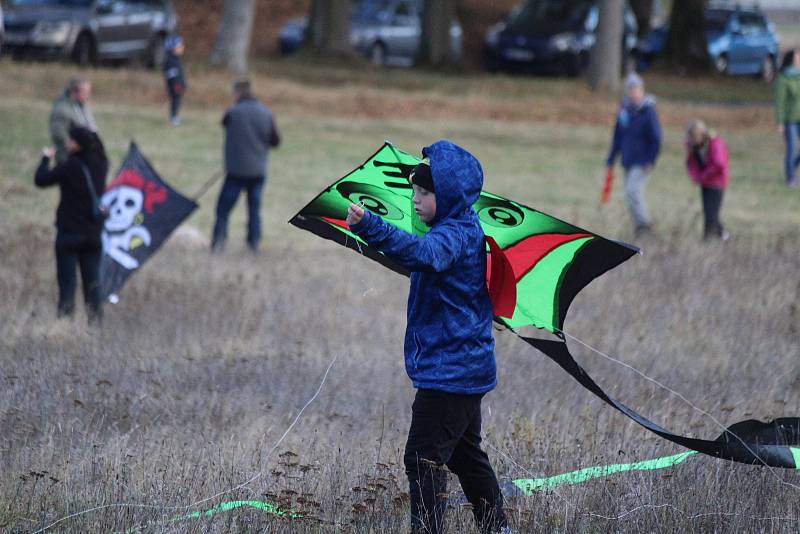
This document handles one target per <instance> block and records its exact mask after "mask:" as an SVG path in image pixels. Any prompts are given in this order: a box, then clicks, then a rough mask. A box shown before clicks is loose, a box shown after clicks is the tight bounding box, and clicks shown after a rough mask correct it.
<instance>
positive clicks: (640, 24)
mask: <svg viewBox="0 0 800 534" xmlns="http://www.w3.org/2000/svg"><path fill="white" fill-rule="evenodd" d="M628 3H629V4H630V6H631V11H633V14H634V16H635V17H636V26H637V32H636V33H637V35H638V36H639V37H642V36H644V35H647V34H648V33H649V32H650V30H652V29H653V28H652V27H651V26H650V22H651V20H652V19H653V0H629V2H628Z"/></svg>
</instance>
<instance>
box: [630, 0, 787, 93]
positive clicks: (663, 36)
mask: <svg viewBox="0 0 800 534" xmlns="http://www.w3.org/2000/svg"><path fill="white" fill-rule="evenodd" d="M705 18H706V22H705V24H706V31H705V34H706V42H707V45H708V56H709V58H711V63H712V65H713V66H714V69H715V70H716V71H717V72H718V73H720V74H730V75H740V74H745V75H746V74H751V75H757V76H760V77H762V78H764V79H765V80H772V78H774V77H775V73H776V70H777V61H778V52H779V49H780V47H779V43H778V36H777V34H776V33H775V28H774V26H773V25H772V23H770V22H769V21H768V20H767V18H766V17H765V16H764V14H763V13H762V12H761V10H760V9H759V8H758V7H740V6H716V5H713V4H712V5H711V7H709V8H708V9H707V10H706V13H705ZM668 33H669V28H668V27H667V26H662V27H660V28H656V29H654V30H653V31H652V32H650V34H648V35H647V36H646V37H645V38H644V39H643V40H642V41H643V43H642V46H641V47H640V58H639V61H638V65H639V67H638V68H639V70H643V69H645V68H647V67H648V66H649V65H650V63H651V62H652V61H653V59H655V57H657V56H658V55H660V54H661V53H662V52H663V51H664V48H665V47H666V43H667V34H668Z"/></svg>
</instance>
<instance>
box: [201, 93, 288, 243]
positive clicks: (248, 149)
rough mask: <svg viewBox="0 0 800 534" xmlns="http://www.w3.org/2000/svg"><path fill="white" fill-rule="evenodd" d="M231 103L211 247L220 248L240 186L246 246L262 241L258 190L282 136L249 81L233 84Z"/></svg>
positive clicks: (223, 119) (259, 191)
mask: <svg viewBox="0 0 800 534" xmlns="http://www.w3.org/2000/svg"><path fill="white" fill-rule="evenodd" d="M232 94H233V99H234V104H233V105H232V106H231V107H229V108H228V109H227V110H226V111H225V115H224V117H223V118H222V126H223V128H225V182H224V183H223V185H222V190H221V191H220V193H219V199H218V200H217V220H216V222H215V223H214V233H213V235H212V238H211V250H212V251H220V250H222V248H223V247H224V246H225V240H226V239H227V236H228V216H229V215H230V212H231V210H232V209H233V206H234V204H236V200H237V199H238V198H239V193H241V191H242V189H245V190H246V191H247V209H248V223H247V246H248V247H250V249H251V250H252V251H254V252H257V251H258V244H259V242H260V241H261V215H260V210H261V192H262V190H263V188H264V183H265V182H266V168H267V153H268V152H269V149H270V147H277V146H278V145H279V144H280V142H281V138H280V135H279V134H278V128H277V127H276V125H275V118H274V117H273V115H272V112H271V111H270V109H269V108H268V107H267V106H265V105H264V104H262V103H261V102H259V101H258V100H256V98H255V97H254V96H253V94H252V89H251V87H250V81H249V80H240V81H237V82H235V83H234V84H233V91H232Z"/></svg>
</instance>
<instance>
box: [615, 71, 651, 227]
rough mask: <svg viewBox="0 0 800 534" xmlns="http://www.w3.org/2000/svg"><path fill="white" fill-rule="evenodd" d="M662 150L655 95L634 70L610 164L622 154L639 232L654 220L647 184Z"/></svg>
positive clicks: (630, 205)
mask: <svg viewBox="0 0 800 534" xmlns="http://www.w3.org/2000/svg"><path fill="white" fill-rule="evenodd" d="M660 150H661V126H660V124H659V122H658V114H657V113H656V106H655V99H654V98H653V97H651V96H649V95H645V92H644V82H643V81H642V79H641V78H640V77H639V76H638V75H636V74H631V75H629V76H628V78H627V79H626V80H625V97H624V98H623V101H622V106H620V110H619V113H618V114H617V122H616V124H615V126H614V137H613V140H612V143H611V151H610V152H609V154H608V158H607V159H606V166H607V167H608V169H611V168H612V167H613V166H614V162H615V161H616V159H617V156H620V155H621V156H622V167H623V168H624V169H625V200H626V202H627V204H628V210H629V211H630V214H631V218H632V219H633V225H634V230H635V232H636V235H641V234H644V233H648V232H649V231H650V230H651V225H652V220H651V218H650V212H649V210H648V209H647V203H646V202H645V198H644V188H645V185H646V184H647V180H648V179H649V178H650V174H651V172H652V171H653V167H654V166H655V164H656V159H657V158H658V153H659V151H660Z"/></svg>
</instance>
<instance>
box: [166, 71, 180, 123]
mask: <svg viewBox="0 0 800 534" xmlns="http://www.w3.org/2000/svg"><path fill="white" fill-rule="evenodd" d="M176 85H178V84H177V82H172V81H171V80H167V93H168V94H169V118H170V119H174V118H175V117H177V116H178V114H180V111H181V99H182V98H183V90H182V89H179V88H178V87H176Z"/></svg>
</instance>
